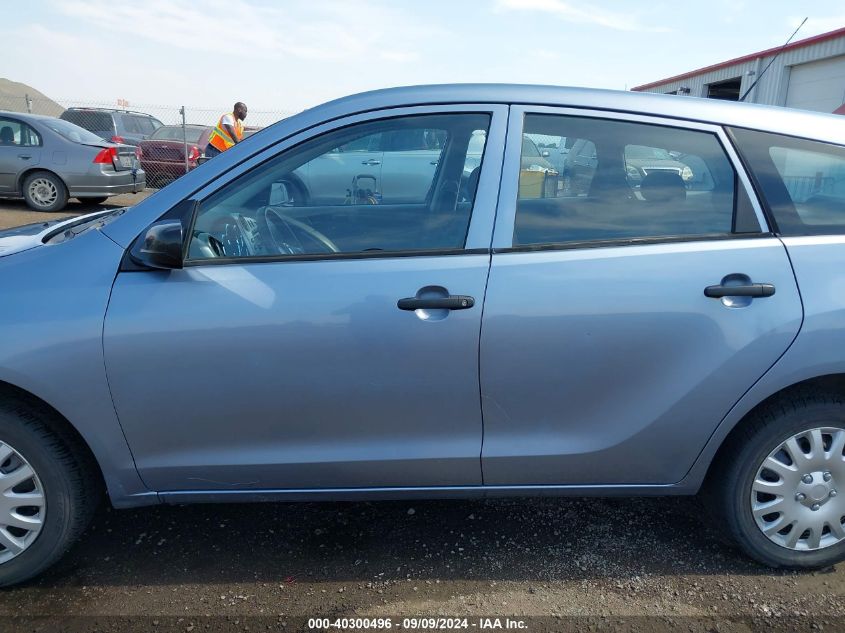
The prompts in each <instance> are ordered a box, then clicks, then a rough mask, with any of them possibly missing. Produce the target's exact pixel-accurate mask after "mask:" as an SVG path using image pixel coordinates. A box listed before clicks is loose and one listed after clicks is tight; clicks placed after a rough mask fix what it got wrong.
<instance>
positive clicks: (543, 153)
mask: <svg viewBox="0 0 845 633" xmlns="http://www.w3.org/2000/svg"><path fill="white" fill-rule="evenodd" d="M540 156H542V157H543V158H548V157H549V150H547V149H544V150H543V151H542V152H540Z"/></svg>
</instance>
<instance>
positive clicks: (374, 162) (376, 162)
mask: <svg viewBox="0 0 845 633" xmlns="http://www.w3.org/2000/svg"><path fill="white" fill-rule="evenodd" d="M361 164H362V165H370V166H371V167H375V166H376V165H381V161H380V160H376V159H375V158H371V159H369V160H362V161H361Z"/></svg>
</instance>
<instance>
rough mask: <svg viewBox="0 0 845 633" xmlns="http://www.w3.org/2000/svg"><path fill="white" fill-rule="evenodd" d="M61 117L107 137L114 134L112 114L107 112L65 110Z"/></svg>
mask: <svg viewBox="0 0 845 633" xmlns="http://www.w3.org/2000/svg"><path fill="white" fill-rule="evenodd" d="M61 118H62V119H64V120H65V121H70V122H71V123H74V124H76V125H78V126H79V127H83V128H85V129H86V130H88V131H90V132H95V133H97V134H98V135H99V136H102V137H105V138H111V137H112V135H113V134H114V123H113V121H112V118H111V114H109V113H107V112H95V111H92V110H65V111H64V112H63V113H62V116H61Z"/></svg>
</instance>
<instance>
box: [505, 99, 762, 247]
mask: <svg viewBox="0 0 845 633" xmlns="http://www.w3.org/2000/svg"><path fill="white" fill-rule="evenodd" d="M523 132H524V135H523V146H522V148H523V153H522V159H521V169H520V174H519V193H518V201H517V211H516V221H515V226H514V238H513V245H514V246H522V245H540V244H566V243H573V242H576V243H577V242H596V241H610V242H612V241H618V240H629V239H648V238H675V237H676V238H678V239H689V238H691V237H695V238H701V237H705V236H706V237H710V236H712V237H715V238H717V237H722V236H730V235H732V234H734V233H738V232H758V231H759V223H758V222H757V221H756V219H755V218H754V217H753V210H752V209H751V207H750V205H749V204H748V198H747V195H746V194H745V192H744V189H742V188H738V187H737V174H736V171H735V170H734V168H733V165H732V163H731V161H730V159H729V158H728V156H727V154H726V153H725V150H724V148H723V147H722V145H721V142H720V141H719V139H718V137H717V136H716V135H715V134H714V133H712V132H707V131H699V130H691V129H682V128H673V127H668V126H667V127H664V126H660V125H653V124H645V123H637V122H630V121H619V120H612V119H599V118H586V117H574V116H565V115H546V114H530V115H527V116H526V117H525V124H524V129H523ZM541 136H545V137H555V138H560V139H562V140H564V143H565V145H568V146H569V150H568V152H567V153H566V159H565V161H564V163H563V167H564V169H563V172H562V173H560V172H558V170H556V169H555V168H554V166H553V165H552V164H550V163H549V162H548V160H547V158H548V157H545V156H543V155H542V153H540V154H539V156H538V155H537V154H538V148H537V146H536V144H535V143H534V141H533V140H532V139H533V138H539V137H541ZM738 202H739V204H738ZM736 209H741V210H742V213H743V217H744V218H745V215H747V214H748V213H751V214H752V215H751V218H750V219H751V221H750V222H748V221H744V222H743V223H741V225H742V227H743V228H742V231H738V230H736V227H737V218H736V215H737V214H736ZM746 219H747V218H746Z"/></svg>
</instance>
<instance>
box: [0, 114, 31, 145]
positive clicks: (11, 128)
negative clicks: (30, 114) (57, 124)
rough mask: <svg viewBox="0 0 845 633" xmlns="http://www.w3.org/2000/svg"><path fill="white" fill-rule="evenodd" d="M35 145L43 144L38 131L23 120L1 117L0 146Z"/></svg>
mask: <svg viewBox="0 0 845 633" xmlns="http://www.w3.org/2000/svg"><path fill="white" fill-rule="evenodd" d="M4 145H12V146H15V147H33V146H37V145H41V137H40V136H39V135H38V133H37V132H36V131H35V130H34V129H32V128H31V127H30V126H28V125H27V124H26V123H23V122H22V121H18V120H16V119H5V118H0V147H2V146H4Z"/></svg>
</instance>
